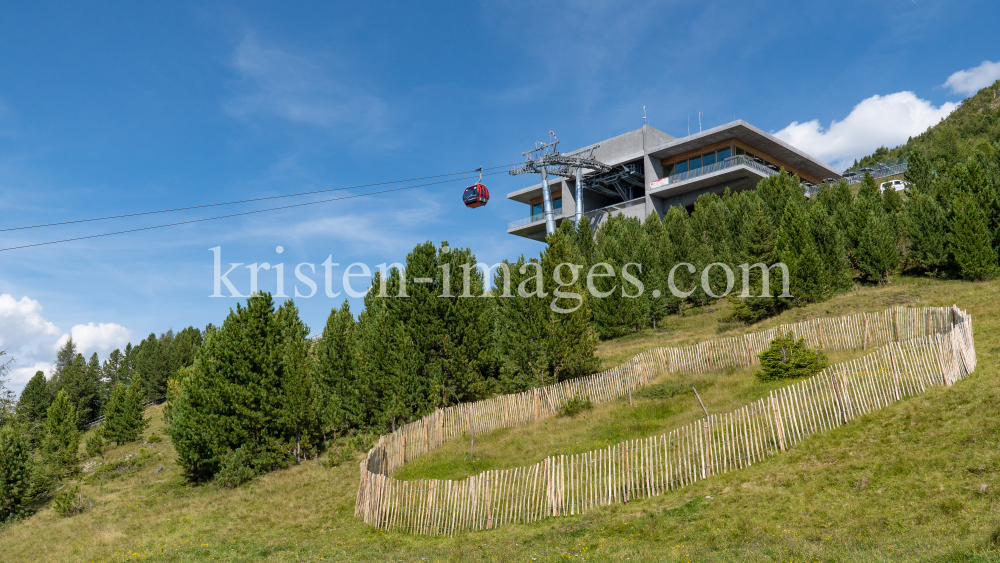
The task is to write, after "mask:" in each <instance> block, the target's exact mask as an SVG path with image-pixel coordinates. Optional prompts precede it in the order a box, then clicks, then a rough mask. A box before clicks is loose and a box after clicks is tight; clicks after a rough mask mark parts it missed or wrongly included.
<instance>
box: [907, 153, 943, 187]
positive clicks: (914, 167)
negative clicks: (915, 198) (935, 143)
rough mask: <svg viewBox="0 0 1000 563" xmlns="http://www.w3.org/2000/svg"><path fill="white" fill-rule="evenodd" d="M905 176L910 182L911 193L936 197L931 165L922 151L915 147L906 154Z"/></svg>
mask: <svg viewBox="0 0 1000 563" xmlns="http://www.w3.org/2000/svg"><path fill="white" fill-rule="evenodd" d="M906 160H907V167H906V173H905V176H904V177H905V178H906V181H907V182H908V183H909V184H910V193H911V194H912V195H917V194H919V195H924V196H927V197H930V198H932V199H936V197H937V190H936V189H935V186H934V181H935V176H934V170H933V166H932V165H931V162H930V160H928V159H927V156H926V155H925V154H924V151H923V150H921V149H920V147H915V148H914V149H913V150H911V151H910V154H909V155H908V156H907V159H906Z"/></svg>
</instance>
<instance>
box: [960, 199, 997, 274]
mask: <svg viewBox="0 0 1000 563" xmlns="http://www.w3.org/2000/svg"><path fill="white" fill-rule="evenodd" d="M976 199H977V198H975V197H974V196H973V195H971V194H967V193H964V192H959V193H958V194H957V195H956V196H955V198H954V199H953V200H952V213H951V232H949V233H948V250H949V251H950V253H951V256H952V259H953V260H954V263H955V266H956V269H957V270H958V274H959V275H960V276H961V277H962V278H964V279H967V280H983V279H989V278H992V277H993V276H995V275H996V273H997V251H996V249H995V248H993V245H992V238H993V237H992V236H991V233H990V232H989V225H988V223H987V219H986V214H985V213H983V210H982V208H981V207H980V206H979V204H978V202H977V201H976Z"/></svg>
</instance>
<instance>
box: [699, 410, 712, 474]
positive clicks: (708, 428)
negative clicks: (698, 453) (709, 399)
mask: <svg viewBox="0 0 1000 563" xmlns="http://www.w3.org/2000/svg"><path fill="white" fill-rule="evenodd" d="M702 421H703V422H702V425H701V427H702V431H703V432H704V433H705V451H704V452H702V463H703V464H704V466H705V477H711V476H712V460H710V459H709V457H711V456H710V452H711V451H712V421H711V420H709V418H708V417H705V418H703V419H702Z"/></svg>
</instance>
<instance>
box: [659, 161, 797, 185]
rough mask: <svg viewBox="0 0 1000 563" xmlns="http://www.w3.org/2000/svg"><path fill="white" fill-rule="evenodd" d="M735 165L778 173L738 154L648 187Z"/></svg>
mask: <svg viewBox="0 0 1000 563" xmlns="http://www.w3.org/2000/svg"><path fill="white" fill-rule="evenodd" d="M736 166H745V167H747V168H749V169H751V170H754V171H756V172H759V173H760V174H761V175H763V176H765V177H767V176H774V175H775V174H777V173H778V171H777V170H775V169H774V168H771V167H769V166H767V165H765V164H763V163H761V162H760V161H759V160H758V159H754V158H750V157H748V156H745V155H739V156H731V157H729V158H727V159H725V160H723V161H722V162H716V163H715V164H709V165H708V166H702V167H701V168H695V169H694V170H688V171H687V172H680V173H677V174H671V175H670V176H667V177H666V178H664V179H662V180H658V181H656V182H653V183H652V184H651V185H650V187H651V188H660V187H663V186H670V185H674V184H678V183H680V182H687V181H688V180H694V179H695V178H699V177H701V176H706V175H709V174H712V173H715V172H719V171H722V170H727V169H729V168H734V167H736ZM664 180H665V181H664Z"/></svg>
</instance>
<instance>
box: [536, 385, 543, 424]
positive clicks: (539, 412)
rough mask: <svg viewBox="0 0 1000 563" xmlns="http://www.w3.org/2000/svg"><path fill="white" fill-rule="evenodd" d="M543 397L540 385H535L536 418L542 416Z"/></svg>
mask: <svg viewBox="0 0 1000 563" xmlns="http://www.w3.org/2000/svg"><path fill="white" fill-rule="evenodd" d="M540 401H541V398H540V397H539V393H538V387H535V420H538V419H539V418H541V416H542V405H541V402H540Z"/></svg>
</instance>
